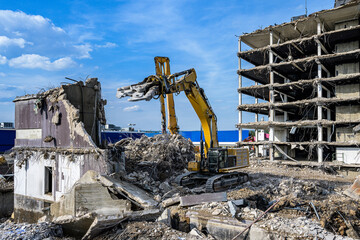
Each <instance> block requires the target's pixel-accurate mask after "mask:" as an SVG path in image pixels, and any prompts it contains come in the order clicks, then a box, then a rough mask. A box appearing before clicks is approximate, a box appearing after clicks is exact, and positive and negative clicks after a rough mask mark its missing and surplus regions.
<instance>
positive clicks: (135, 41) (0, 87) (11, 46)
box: [0, 0, 334, 130]
mask: <svg viewBox="0 0 360 240" xmlns="http://www.w3.org/2000/svg"><path fill="white" fill-rule="evenodd" d="M304 2H305V1H304V0H301V1H300V0H292V1H284V0H275V1H260V0H254V1H242V0H237V1H235V0H227V1H211V0H207V1H203V0H199V1H187V0H182V1H178V0H151V1H146V0H144V1H143V0H139V1H136V0H133V1H125V0H118V1H99V0H87V1H85V0H83V1H78V0H74V1H56V0H53V1H36V0H33V1H23V0H19V1H1V4H0V9H1V10H0V112H1V114H0V122H3V121H10V122H13V121H14V104H13V103H12V100H13V99H14V98H15V97H16V96H21V95H24V94H32V93H37V92H39V91H40V90H41V89H49V88H52V87H55V86H59V85H60V84H61V83H63V82H67V81H66V80H65V77H70V78H73V79H76V80H85V79H86V77H88V76H89V77H97V78H99V81H100V82H101V83H102V94H103V98H105V99H107V102H108V105H107V106H106V109H105V110H106V115H107V119H108V122H109V123H113V124H116V125H119V126H122V127H126V126H127V125H128V124H129V123H135V124H136V128H137V129H147V130H150V129H151V130H159V129H160V106H159V102H158V101H156V100H152V101H149V102H136V103H131V102H127V100H126V99H120V100H119V99H117V98H116V97H115V94H116V89H117V88H118V87H121V86H126V85H129V84H133V83H137V82H139V81H141V80H143V79H144V78H145V77H146V76H148V75H151V74H154V72H155V69H154V61H153V58H154V56H167V57H169V58H170V65H171V72H173V73H174V72H178V71H182V70H185V69H189V68H195V69H196V71H197V76H198V82H199V84H200V86H201V87H202V88H204V90H205V92H206V94H207V96H208V98H209V100H210V103H211V105H212V107H213V109H214V111H215V113H216V115H217V118H218V126H219V129H221V130H230V129H235V124H236V123H237V121H238V118H237V117H238V113H237V111H236V106H237V103H238V95H237V91H236V89H237V85H238V81H237V74H236V70H237V64H238V59H237V57H236V51H237V38H236V37H235V35H241V34H243V33H245V32H252V31H255V30H256V29H258V28H264V27H266V26H268V25H273V24H281V23H283V22H288V21H289V20H290V18H291V17H292V16H296V15H301V14H304V12H305V10H304ZM333 4H334V1H331V0H316V1H308V9H309V13H312V12H315V11H319V10H322V9H328V8H332V7H333ZM245 66H247V67H251V66H250V65H248V64H247V65H245ZM245 85H250V82H248V83H245ZM243 102H244V103H253V102H254V99H253V98H251V97H247V96H244V99H243ZM175 107H176V112H177V117H178V121H179V125H180V129H182V130H198V129H199V128H200V123H199V121H198V119H197V117H196V114H195V112H194V111H193V110H192V109H191V105H190V103H188V101H187V99H186V97H185V96H184V94H180V95H179V96H177V97H176V98H175ZM244 121H247V122H249V121H254V116H253V115H252V114H244Z"/></svg>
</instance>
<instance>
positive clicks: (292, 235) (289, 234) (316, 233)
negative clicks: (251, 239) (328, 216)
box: [258, 217, 352, 240]
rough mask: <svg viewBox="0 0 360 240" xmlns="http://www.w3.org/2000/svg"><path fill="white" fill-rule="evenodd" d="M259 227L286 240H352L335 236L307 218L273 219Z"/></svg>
mask: <svg viewBox="0 0 360 240" xmlns="http://www.w3.org/2000/svg"><path fill="white" fill-rule="evenodd" d="M258 226H259V227H262V228H265V229H267V230H268V231H276V232H277V233H278V234H279V237H280V236H282V237H286V239H326V240H328V239H329V240H330V239H331V240H346V239H352V238H349V237H343V236H339V235H335V234H333V233H331V232H329V231H327V230H325V229H324V228H323V227H322V226H321V225H320V224H319V223H318V222H316V221H313V220H311V219H308V218H306V217H299V218H292V219H289V218H282V217H273V218H270V219H267V221H263V222H261V223H260V224H258Z"/></svg>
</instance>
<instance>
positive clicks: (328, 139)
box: [326, 91, 331, 142]
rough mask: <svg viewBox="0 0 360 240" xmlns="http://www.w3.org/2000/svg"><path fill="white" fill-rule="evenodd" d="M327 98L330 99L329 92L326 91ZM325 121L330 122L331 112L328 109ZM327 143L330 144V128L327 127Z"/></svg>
mask: <svg viewBox="0 0 360 240" xmlns="http://www.w3.org/2000/svg"><path fill="white" fill-rule="evenodd" d="M326 97H327V98H330V97H331V96H330V91H327V96H326ZM326 114H327V120H331V111H330V108H328V109H327V112H326ZM327 141H328V142H331V127H328V128H327Z"/></svg>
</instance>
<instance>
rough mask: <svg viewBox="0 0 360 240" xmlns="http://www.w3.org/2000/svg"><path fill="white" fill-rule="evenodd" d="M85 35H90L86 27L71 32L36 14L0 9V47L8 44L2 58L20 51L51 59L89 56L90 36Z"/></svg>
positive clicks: (90, 47) (12, 55)
mask: <svg viewBox="0 0 360 240" xmlns="http://www.w3.org/2000/svg"><path fill="white" fill-rule="evenodd" d="M69 28H71V25H69ZM81 31H82V32H81ZM87 36H90V35H89V34H88V33H87V30H86V29H80V30H79V31H78V32H76V34H74V33H72V32H71V31H70V32H68V31H66V30H65V29H62V28H60V27H58V26H56V25H55V24H54V23H53V22H52V21H51V20H50V19H48V18H45V17H43V16H40V15H31V14H26V13H24V12H21V11H11V10H0V50H1V49H2V47H3V48H4V47H8V48H7V49H6V57H7V58H9V59H10V58H14V57H17V56H19V55H21V54H38V55H41V56H47V57H49V58H52V59H53V58H65V57H71V58H72V59H76V58H77V59H84V58H91V56H90V52H91V51H92V44H91V43H90V42H89V39H91V38H89V37H87ZM10 47H12V48H10ZM15 47H16V48H15ZM19 47H20V48H21V50H22V51H21V52H19V49H18V48H19ZM3 54H4V53H3Z"/></svg>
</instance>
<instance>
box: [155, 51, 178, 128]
mask: <svg viewBox="0 0 360 240" xmlns="http://www.w3.org/2000/svg"><path fill="white" fill-rule="evenodd" d="M154 61H155V72H156V75H157V76H163V75H165V76H169V75H170V59H169V58H168V57H155V58H154ZM159 99H160V111H161V128H162V133H166V112H165V94H160V98H159ZM166 105H167V114H168V115H167V119H168V129H169V131H170V133H171V134H176V133H179V127H178V125H177V119H176V115H175V103H174V96H173V94H172V93H168V94H166Z"/></svg>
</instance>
